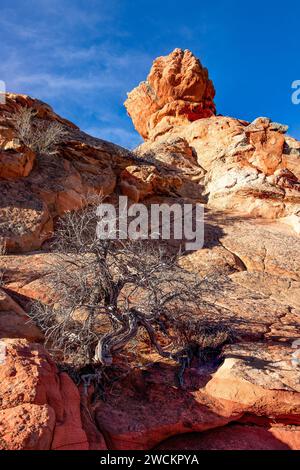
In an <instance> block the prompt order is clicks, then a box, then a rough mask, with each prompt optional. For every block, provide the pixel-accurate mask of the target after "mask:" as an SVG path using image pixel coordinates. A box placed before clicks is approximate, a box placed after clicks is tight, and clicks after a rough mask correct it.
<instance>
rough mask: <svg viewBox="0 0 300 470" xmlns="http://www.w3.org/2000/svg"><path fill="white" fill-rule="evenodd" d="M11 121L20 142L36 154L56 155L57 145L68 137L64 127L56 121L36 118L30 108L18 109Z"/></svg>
mask: <svg viewBox="0 0 300 470" xmlns="http://www.w3.org/2000/svg"><path fill="white" fill-rule="evenodd" d="M12 121H13V124H14V127H15V129H16V131H17V134H18V137H19V139H20V140H21V142H23V143H24V144H25V145H26V146H27V147H29V148H31V150H33V151H34V152H36V153H37V154H42V155H53V154H55V153H57V145H58V144H59V143H60V142H62V141H63V140H64V139H65V138H66V136H67V135H68V131H67V130H66V128H65V126H63V125H62V124H61V123H59V122H57V121H54V122H49V121H47V120H45V119H40V118H37V117H36V112H35V111H34V109H32V108H26V107H23V108H20V109H19V110H18V111H17V112H16V113H15V114H14V116H13V119H12Z"/></svg>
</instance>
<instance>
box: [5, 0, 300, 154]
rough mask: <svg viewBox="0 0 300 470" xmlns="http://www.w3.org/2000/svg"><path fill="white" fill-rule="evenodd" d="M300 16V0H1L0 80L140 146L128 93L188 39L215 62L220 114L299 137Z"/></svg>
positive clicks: (102, 133) (103, 133) (85, 125)
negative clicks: (273, 124)
mask: <svg viewBox="0 0 300 470" xmlns="http://www.w3.org/2000/svg"><path fill="white" fill-rule="evenodd" d="M299 18H300V3H299V0H298V1H289V0H286V1H285V2H278V1H277V2H274V1H261V0H260V1H257V0H252V1H251V2H242V1H237V0H227V1H226V2H225V1H218V0H214V1H207V0H206V1H203V2H202V1H201V0H181V1H180V0H179V1H176V2H175V1H174V0H173V1H169V0H164V1H157V0H151V1H146V0H139V1H138V0H137V1H133V0H107V1H103V0H85V1H78V0H29V1H26V0H19V1H13V0H11V1H8V0H1V14H0V43H1V56H2V60H1V66H0V67H1V68H0V80H4V81H5V82H6V85H7V89H8V90H9V91H14V92H18V93H27V94H30V95H32V96H34V97H37V98H40V99H42V100H43V101H46V102H48V103H49V104H51V105H52V106H53V107H54V109H55V111H56V112H58V113H59V114H61V115H63V116H65V117H67V118H68V119H71V120H72V121H73V122H75V123H76V124H78V125H79V126H80V127H81V128H82V129H83V130H85V131H87V132H89V133H91V134H93V135H95V136H97V137H100V138H103V139H106V140H111V141H113V142H115V143H119V144H120V145H123V146H126V147H129V148H133V147H135V146H136V145H137V144H138V143H139V142H140V138H139V136H138V134H137V133H136V132H135V131H134V128H133V126H132V123H131V120H130V118H129V117H128V116H127V114H126V110H125V108H124V106H123V102H124V100H125V99H126V93H127V92H128V91H130V90H131V89H132V88H133V87H134V86H136V85H137V84H138V83H139V82H140V81H142V80H144V79H145V78H146V75H147V74H148V72H149V69H150V66H151V63H152V61H153V59H154V58H155V57H157V56H160V55H165V54H168V53H169V52H170V51H172V50H173V49H174V48H175V47H181V48H183V49H187V48H188V49H190V50H192V51H193V52H194V54H195V55H197V56H198V57H199V58H200V60H201V61H202V63H203V64H204V65H205V66H206V67H207V68H208V69H209V73H210V77H211V78H212V80H213V82H214V84H215V88H216V91H217V95H216V104H217V110H218V112H219V113H221V114H224V115H229V116H234V117H238V118H242V119H246V120H252V119H254V118H255V117H257V116H269V117H271V118H272V119H273V120H275V121H280V122H283V123H286V124H288V125H289V126H290V131H289V133H290V134H291V135H293V136H295V137H298V138H300V105H293V104H292V102H291V94H292V90H291V83H292V82H293V81H294V80H300V60H299V55H300V28H299Z"/></svg>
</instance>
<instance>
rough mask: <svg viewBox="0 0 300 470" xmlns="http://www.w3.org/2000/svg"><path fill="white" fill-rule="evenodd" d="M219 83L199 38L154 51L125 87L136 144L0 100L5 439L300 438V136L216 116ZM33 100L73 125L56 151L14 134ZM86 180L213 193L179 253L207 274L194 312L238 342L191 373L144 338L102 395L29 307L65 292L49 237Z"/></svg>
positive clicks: (26, 101) (36, 443)
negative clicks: (52, 349)
mask: <svg viewBox="0 0 300 470" xmlns="http://www.w3.org/2000/svg"><path fill="white" fill-rule="evenodd" d="M213 98H214V89H213V85H212V83H211V81H210V80H209V78H208V74H207V71H206V70H205V69H204V68H203V67H202V65H201V64H200V62H199V61H198V60H197V59H196V58H195V57H194V56H193V55H192V53H191V52H189V51H181V50H179V49H176V50H175V51H174V52H173V53H171V54H170V55H169V56H167V57H161V58H159V59H157V60H156V61H155V62H154V65H153V68H152V69H151V71H150V74H149V76H148V79H147V81H146V82H144V83H142V84H140V85H139V86H138V87H137V88H136V89H135V90H133V91H132V92H131V93H130V94H129V97H128V100H127V102H126V107H127V110H128V112H129V114H130V115H131V117H132V119H133V122H134V125H135V127H136V128H137V130H138V131H139V132H140V134H141V135H142V136H143V137H144V138H145V142H144V143H143V144H142V145H141V146H140V147H139V148H138V149H136V151H135V152H134V153H131V152H129V151H127V150H125V149H122V148H120V147H118V146H116V145H113V144H110V143H108V142H105V141H102V140H99V139H95V138H92V137H90V136H87V135H86V134H84V133H83V132H81V131H80V130H79V129H78V128H77V127H76V126H74V125H73V124H72V123H70V122H68V121H66V120H64V119H62V118H61V117H59V116H58V115H56V114H55V113H54V112H53V111H52V110H51V108H50V107H49V106H47V105H46V104H44V103H41V102H39V101H37V100H33V99H32V98H30V97H25V96H20V95H13V94H9V95H8V96H7V104H6V105H5V106H0V121H1V128H0V147H1V149H0V191H1V193H0V194H1V199H0V237H1V239H2V242H5V244H6V247H7V248H8V251H9V253H8V254H1V253H0V280H1V279H2V284H1V290H0V448H5V449H86V450H87V449H106V448H108V449H151V448H159V449H171V450H174V449H175V450H179V449H191V450H196V449H282V450H287V449H298V450H299V449H300V365H299V364H300V341H299V340H300V257H299V252H300V238H299V234H300V228H299V227H300V217H299V214H300V192H299V189H300V181H299V178H300V172H299V171H300V170H299V168H300V166H299V163H300V142H298V141H297V140H295V139H293V138H292V137H289V136H288V135H287V134H286V131H287V129H286V127H285V126H283V125H281V124H277V123H274V122H271V120H270V119H268V118H258V119H256V120H255V121H254V122H253V123H248V122H245V121H243V120H240V119H234V118H230V117H224V116H216V115H215V107H214V104H213ZM24 106H26V107H32V108H33V109H35V110H36V111H37V113H38V114H37V116H38V118H39V119H42V120H47V121H49V122H53V121H57V122H60V123H61V124H62V125H63V126H64V128H65V129H66V130H67V131H68V135H67V137H66V139H65V140H64V141H63V142H62V143H60V144H59V145H58V148H57V150H58V152H57V154H56V155H53V156H51V157H49V159H45V158H43V157H42V156H41V155H37V154H36V153H35V152H32V151H31V150H30V149H29V148H27V147H26V146H24V145H23V144H22V143H21V142H19V141H18V137H17V135H16V130H15V128H14V125H13V119H12V117H13V114H14V112H15V110H16V109H18V108H19V107H24ZM91 193H92V194H102V195H106V196H109V197H110V198H112V199H113V198H114V197H115V196H116V195H117V194H119V193H121V194H125V195H128V196H129V197H130V198H131V200H132V201H142V200H144V201H145V202H146V203H151V201H155V202H167V203H170V204H171V203H174V202H176V201H177V202H178V201H179V202H181V203H182V202H185V201H187V202H189V203H191V202H202V203H204V204H205V245H204V248H203V249H202V250H198V251H195V252H188V253H185V254H183V255H182V257H181V260H180V263H181V265H182V266H183V267H184V268H185V269H187V270H190V271H193V272H196V273H198V274H199V276H201V277H203V276H208V279H209V281H208V283H207V287H206V288H205V289H204V290H203V293H202V303H201V305H199V309H198V311H195V317H196V318H199V320H205V321H209V322H211V324H218V325H220V326H224V327H227V326H230V328H231V330H232V332H233V344H230V345H227V346H226V347H224V349H223V351H222V354H221V356H220V357H217V358H215V359H214V360H212V361H210V362H208V363H206V364H203V363H199V362H197V361H196V360H194V361H193V363H192V364H191V367H190V368H189V369H187V370H186V371H185V374H184V385H183V387H178V386H176V381H175V378H174V377H175V374H176V370H177V369H176V367H175V366H174V363H172V362H171V361H168V360H163V359H161V358H160V357H158V356H157V355H156V354H154V353H153V351H151V350H150V349H149V345H148V346H147V344H143V343H141V345H140V349H139V350H138V351H136V352H137V355H138V358H139V359H140V364H143V365H142V366H140V367H139V368H135V369H133V370H132V371H131V372H130V373H129V374H128V375H126V376H124V377H123V378H122V379H120V380H119V381H117V382H116V383H115V384H114V386H113V389H112V390H108V391H106V393H105V400H102V399H98V400H97V401H96V402H95V401H93V392H94V390H93V387H92V386H91V387H90V388H89V389H88V390H87V393H85V392H86V390H85V389H84V387H83V386H82V385H81V386H78V387H77V386H76V385H75V383H74V382H73V381H72V380H71V378H70V377H69V376H68V375H67V374H66V373H65V372H61V371H60V370H58V368H57V366H56V365H55V364H54V363H53V360H52V359H51V357H50V355H49V353H47V352H46V351H45V348H44V347H43V345H42V343H43V336H42V334H41V333H40V331H39V329H38V328H37V327H36V326H35V325H33V324H32V323H30V322H29V321H28V317H27V314H26V312H27V311H28V309H29V308H30V301H31V300H32V299H35V300H40V301H42V302H44V303H46V304H52V303H53V302H59V301H60V290H59V288H57V286H53V285H52V284H51V279H50V277H49V264H51V261H52V255H51V253H49V252H48V251H47V249H46V247H45V250H43V243H44V241H45V240H47V239H48V238H49V237H51V235H52V233H53V230H54V227H55V221H56V218H57V217H59V216H60V215H62V214H63V213H64V212H65V211H67V210H70V209H77V208H79V207H81V206H82V205H83V204H85V203H86V196H88V195H89V194H91ZM41 247H42V249H40V248H41ZM34 249H39V251H33V250H34ZM1 273H2V276H1ZM210 276H211V277H210ZM3 351H5V354H4V355H3Z"/></svg>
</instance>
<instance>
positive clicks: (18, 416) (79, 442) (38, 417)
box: [0, 339, 106, 450]
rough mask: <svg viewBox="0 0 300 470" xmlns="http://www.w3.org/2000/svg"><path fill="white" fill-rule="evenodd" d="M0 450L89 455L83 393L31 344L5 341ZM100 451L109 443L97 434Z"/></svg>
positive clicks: (0, 390)
mask: <svg viewBox="0 0 300 470" xmlns="http://www.w3.org/2000/svg"><path fill="white" fill-rule="evenodd" d="M3 346H4V347H5V354H4V356H3V355H2V356H1V364H0V396H1V399H0V449H7V450H30V449H38V450H49V449H55V450H60V449H62V450H88V449H89V448H90V445H89V442H88V438H87V434H86V432H85V430H84V429H83V425H82V420H81V411H80V394H79V391H78V389H77V387H76V386H75V384H74V383H73V382H72V380H71V379H70V377H69V376H68V375H67V374H65V373H59V372H58V370H57V368H56V366H55V364H54V363H53V361H52V360H51V359H50V357H49V355H48V354H47V353H46V352H45V350H44V349H43V348H42V347H41V346H38V345H35V344H29V343H28V342H27V341H26V340H21V339H18V340H17V339H15V340H14V339H5V340H1V347H2V350H1V351H3ZM98 448H102V449H105V448H106V446H105V443H104V440H103V438H102V436H101V435H100V433H99V432H98Z"/></svg>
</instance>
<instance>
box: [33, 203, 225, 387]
mask: <svg viewBox="0 0 300 470" xmlns="http://www.w3.org/2000/svg"><path fill="white" fill-rule="evenodd" d="M96 223H97V218H96V213H95V208H94V207H93V206H89V207H87V208H85V209H83V210H81V211H79V212H69V213H67V214H66V215H65V216H64V218H62V219H61V220H60V222H59V224H58V227H57V231H56V239H55V241H54V244H53V250H54V257H53V264H52V266H51V269H50V272H51V278H52V282H53V285H54V286H55V288H56V289H57V291H58V292H59V295H58V297H59V301H58V302H57V304H54V305H53V306H45V305H43V304H41V303H37V304H35V305H34V306H33V308H32V311H31V317H32V318H33V319H34V320H35V322H36V323H37V324H38V325H39V326H40V327H41V328H42V330H43V331H44V333H45V337H46V344H47V345H48V348H49V349H50V350H51V351H52V352H53V353H54V354H56V356H57V357H58V359H59V360H60V361H62V362H67V363H69V364H73V365H75V366H77V367H83V366H87V365H89V364H100V365H101V366H104V367H106V366H111V365H112V364H113V362H114V360H115V358H117V357H118V356H119V355H121V354H122V355H126V354H128V352H129V349H130V345H132V344H134V342H138V341H139V340H140V338H141V334H142V335H143V338H144V339H145V337H146V336H147V338H148V341H149V344H150V345H151V347H152V348H153V349H154V350H155V351H156V352H157V353H158V354H159V355H160V356H162V357H164V358H166V359H171V360H173V361H176V362H177V363H179V364H180V371H181V372H180V374H181V378H180V377H179V379H180V381H181V382H182V375H183V372H184V369H185V367H186V366H188V365H189V364H190V362H191V360H192V358H193V357H194V356H195V355H198V356H199V352H200V351H204V350H205V351H207V350H208V349H207V348H209V347H211V348H214V347H216V348H217V349H218V348H220V347H221V346H222V345H223V344H224V343H225V342H227V341H228V340H229V335H228V334H227V333H226V332H225V331H220V332H219V331H218V328H217V327H214V328H212V327H211V328H210V329H209V328H208V327H207V326H205V327H204V325H203V324H202V323H201V318H199V319H196V318H197V317H196V316H195V313H196V311H197V309H198V307H199V305H200V302H201V288H202V284H203V283H204V282H205V280H201V279H199V278H198V277H197V276H195V275H194V274H192V273H187V272H186V271H185V270H184V269H182V268H180V267H179V265H178V264H177V256H171V255H170V254H167V252H166V251H164V250H163V249H162V247H161V245H160V246H158V245H153V244H152V243H151V242H148V241H145V240H143V241H129V240H125V241H120V240H119V241H116V240H100V239H98V238H97V235H96ZM142 332H143V333H142ZM136 344H137V343H136Z"/></svg>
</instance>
